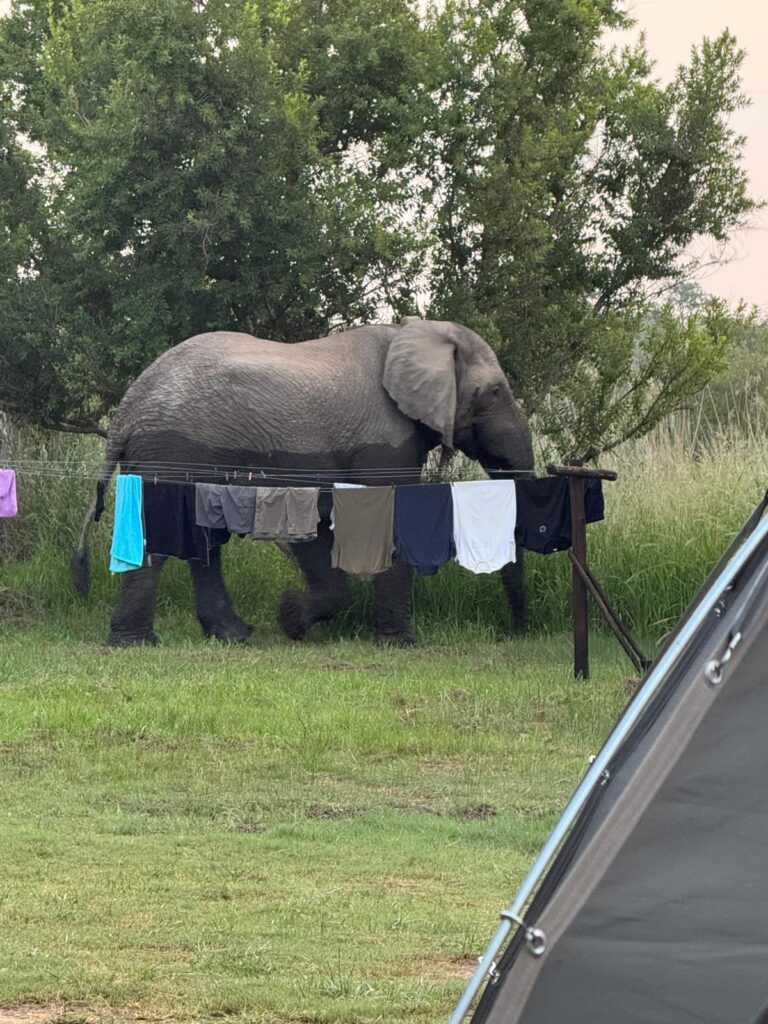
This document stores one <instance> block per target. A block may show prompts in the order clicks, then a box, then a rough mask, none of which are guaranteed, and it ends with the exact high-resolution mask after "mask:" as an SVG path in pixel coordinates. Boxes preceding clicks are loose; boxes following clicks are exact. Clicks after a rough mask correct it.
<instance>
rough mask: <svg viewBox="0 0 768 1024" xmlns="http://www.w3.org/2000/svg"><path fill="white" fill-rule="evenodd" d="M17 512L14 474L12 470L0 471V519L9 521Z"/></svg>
mask: <svg viewBox="0 0 768 1024" xmlns="http://www.w3.org/2000/svg"><path fill="white" fill-rule="evenodd" d="M18 511H19V506H18V505H17V503H16V474H15V472H14V471H13V470H12V469H0V518H4V519H9V518H10V517H11V516H15V515H16V513H17V512H18Z"/></svg>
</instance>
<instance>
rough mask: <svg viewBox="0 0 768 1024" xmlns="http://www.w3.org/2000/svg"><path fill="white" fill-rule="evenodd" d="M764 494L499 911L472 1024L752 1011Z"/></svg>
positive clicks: (766, 803)
mask: <svg viewBox="0 0 768 1024" xmlns="http://www.w3.org/2000/svg"><path fill="white" fill-rule="evenodd" d="M767 506H768V495H766V498H765V499H763V501H762V502H761V504H760V505H759V506H758V508H757V509H756V510H755V512H754V513H753V515H752V516H751V517H750V519H749V521H748V522H747V523H746V524H745V526H744V528H743V529H742V531H741V532H740V534H739V536H738V537H737V538H736V540H735V541H734V542H733V544H732V545H731V547H730V548H729V549H728V551H727V552H726V553H725V555H724V556H723V558H722V559H721V560H720V562H719V563H718V565H717V566H716V567H715V569H714V570H713V571H712V573H711V574H710V577H709V579H708V580H707V582H706V583H705V585H704V587H703V588H702V590H701V591H700V593H699V595H698V596H697V598H696V599H695V601H694V602H693V604H692V605H691V607H690V608H689V609H688V611H687V612H686V614H685V615H684V617H683V619H682V620H681V622H680V623H679V624H678V626H677V627H676V629H675V631H674V632H673V634H672V635H671V636H670V637H669V639H668V640H667V643H666V645H665V647H664V649H663V650H662V652H661V653H660V654H659V656H658V657H657V658H656V660H655V661H654V663H653V664H652V665H651V667H650V668H649V669H648V672H647V673H646V676H645V678H644V680H643V682H642V684H641V686H640V687H639V688H638V690H637V692H636V694H635V696H634V698H633V699H632V700H631V702H630V704H629V705H628V707H627V709H626V711H625V712H624V714H623V716H622V717H621V719H620V720H619V722H618V724H617V725H616V727H615V729H614V731H613V732H612V734H611V735H610V737H609V738H608V740H607V741H606V743H605V744H604V746H603V748H602V750H601V751H600V752H599V754H598V755H597V756H596V757H595V759H594V761H593V763H592V764H591V766H590V768H589V769H588V771H587V772H586V774H585V776H584V779H583V780H582V782H581V784H580V785H579V787H578V788H577V790H576V792H575V793H574V795H573V797H572V798H571V801H570V803H569V804H568V806H567V808H566V810H565V812H564V814H563V816H562V817H561V819H560V821H559V822H558V824H557V825H556V826H555V829H554V831H553V833H552V835H551V836H550V838H549V840H548V842H547V844H546V845H545V847H544V849H543V850H542V852H541V854H540V856H539V858H538V860H537V861H536V863H535V864H534V866H533V868H532V869H531V871H530V873H529V875H528V877H527V878H526V879H525V881H524V882H523V885H522V887H521V889H520V892H519V893H518V895H517V898H516V899H515V902H514V903H513V904H512V906H511V907H510V908H509V910H507V911H505V912H504V913H503V914H502V920H501V924H500V926H499V927H498V929H497V932H496V935H495V936H494V938H493V940H492V942H491V944H490V946H489V948H488V950H487V952H486V954H485V955H484V957H483V958H482V959H481V961H480V964H479V967H478V969H477V971H476V972H475V975H474V977H473V978H472V980H471V981H470V983H469V985H468V987H467V989H466V991H465V993H464V995H463V997H462V999H461V1001H460V1002H459V1004H458V1006H457V1007H456V1011H455V1013H454V1015H453V1017H452V1018H451V1021H452V1024H459V1022H460V1021H461V1020H463V1019H464V1018H465V1016H466V1014H467V1011H468V1010H469V1009H470V1007H471V1006H472V1005H473V1003H474V1000H475V998H476V996H477V995H478V993H479V992H480V991H481V990H482V995H481V998H480V1000H479V1003H478V1004H477V1006H476V1008H475V1011H474V1014H473V1016H472V1021H473V1024H502V1022H503V1024H768V515H766V514H765V512H766V507H767Z"/></svg>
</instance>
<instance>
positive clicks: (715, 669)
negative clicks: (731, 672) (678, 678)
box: [704, 661, 723, 686]
mask: <svg viewBox="0 0 768 1024" xmlns="http://www.w3.org/2000/svg"><path fill="white" fill-rule="evenodd" d="M704 678H705V679H706V680H707V682H708V683H710V685H712V686H719V685H720V683H722V681H723V666H722V665H721V664H720V662H719V661H709V662H707V667H706V668H705V669H704Z"/></svg>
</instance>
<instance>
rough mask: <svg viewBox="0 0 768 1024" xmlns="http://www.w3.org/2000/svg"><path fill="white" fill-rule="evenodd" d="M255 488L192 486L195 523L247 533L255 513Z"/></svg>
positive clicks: (211, 527) (210, 527) (213, 485)
mask: <svg viewBox="0 0 768 1024" xmlns="http://www.w3.org/2000/svg"><path fill="white" fill-rule="evenodd" d="M257 490H258V488H256V487H239V486H238V487H236V486H234V485H227V484H196V485H195V522H196V523H197V525H198V526H207V527H208V528H209V529H219V530H229V532H230V533H239V534H243V535H250V533H251V531H252V530H253V522H254V518H255V516H256V497H257V495H256V491H257Z"/></svg>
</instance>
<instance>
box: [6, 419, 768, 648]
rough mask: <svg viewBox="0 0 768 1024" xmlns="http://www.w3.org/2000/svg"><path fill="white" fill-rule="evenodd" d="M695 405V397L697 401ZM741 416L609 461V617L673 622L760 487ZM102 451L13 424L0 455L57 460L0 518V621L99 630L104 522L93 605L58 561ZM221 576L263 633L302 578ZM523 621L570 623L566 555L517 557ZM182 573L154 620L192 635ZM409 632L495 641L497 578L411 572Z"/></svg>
mask: <svg viewBox="0 0 768 1024" xmlns="http://www.w3.org/2000/svg"><path fill="white" fill-rule="evenodd" d="M705 401H706V399H705ZM764 428H765V424H762V423H760V422H757V423H754V422H753V423H751V424H750V423H749V421H748V420H745V418H743V417H738V418H732V419H729V420H728V421H724V422H719V423H715V424H714V425H713V423H712V421H711V419H709V420H708V419H707V418H706V417H705V416H703V415H702V412H701V410H697V411H695V412H691V413H686V414H681V415H678V416H676V417H673V418H671V419H670V420H669V421H668V422H667V423H666V424H664V426H663V427H661V428H660V429H658V430H657V431H655V432H654V433H653V434H651V435H649V436H647V437H645V438H642V439H641V440H639V441H637V442H635V443H633V444H630V445H627V446H625V447H624V448H623V449H621V450H620V451H619V452H617V453H614V455H613V456H612V457H610V458H609V459H607V460H606V465H607V466H609V467H610V468H615V469H617V470H618V471H619V480H618V481H617V482H616V483H609V484H606V485H605V494H606V519H605V522H603V523H598V524H595V525H593V526H591V527H590V528H589V560H590V564H591V566H592V568H593V570H594V572H595V574H596V576H597V577H598V579H599V580H600V581H601V582H602V584H603V585H604V587H605V589H606V590H607V592H608V594H609V595H610V597H611V599H612V600H613V602H614V604H615V605H616V607H617V610H618V611H619V613H620V614H621V616H622V617H623V618H624V619H625V620H626V621H627V622H628V623H629V625H630V626H631V627H632V628H633V629H634V630H635V631H636V632H637V633H639V634H640V635H642V636H643V637H645V638H647V639H649V640H655V639H657V638H659V637H660V636H661V635H663V634H664V633H665V632H666V631H667V630H668V629H669V628H670V627H671V626H672V625H673V624H674V622H675V621H676V619H677V618H678V617H679V615H680V613H681V612H682V610H683V609H684V608H685V606H686V604H687V603H688V602H689V601H690V599H691V598H692V596H693V595H694V594H695V592H696V590H697V588H698V587H699V585H700V584H701V582H702V580H703V579H704V577H705V576H706V574H707V573H708V571H709V569H710V568H711V567H712V565H713V564H714V563H715V562H716V561H717V559H718V557H719V556H720V554H721V553H722V551H723V549H724V548H725V547H726V546H727V544H728V542H729V541H730V539H731V538H732V537H733V535H734V534H735V533H736V531H737V530H738V528H739V527H740V525H741V523H742V522H743V521H744V519H745V518H746V516H747V515H748V513H749V512H750V511H751V509H752V508H753V507H754V506H755V504H756V503H757V501H758V500H759V499H760V497H761V495H762V493H763V491H764V490H765V488H766V486H767V485H768V430H766V429H764ZM101 456H102V444H101V442H99V441H98V440H96V439H95V438H78V437H62V436H53V437H51V436H50V435H45V434H42V433H39V432H34V431H28V430H20V429H18V428H15V429H14V428H10V429H9V430H7V431H6V434H5V436H4V438H3V450H2V451H0V461H2V460H3V459H5V460H6V461H18V460H20V459H27V458H39V459H41V460H43V461H45V460H46V459H49V460H64V461H65V462H66V463H67V465H68V466H69V467H70V468H71V475H68V476H65V477H56V476H34V475H27V474H23V473H22V474H20V477H19V484H18V491H19V503H20V514H19V516H18V518H17V519H16V520H10V521H8V520H6V521H0V616H3V615H4V616H6V617H8V616H14V615H16V616H19V615H20V616H22V617H23V616H31V617H35V618H40V617H43V616H44V617H47V618H51V619H58V620H59V621H60V624H61V627H62V628H65V627H67V628H77V629H84V630H86V631H87V632H88V633H89V634H91V633H92V634H93V635H94V636H98V635H103V633H104V632H105V629H106V623H107V620H108V617H109V611H110V608H111V606H112V604H113V602H114V600H115V597H116V594H117V586H118V581H117V580H116V579H115V578H114V577H111V576H110V574H109V572H108V571H107V564H108V549H109V540H110V527H111V519H110V514H109V513H108V515H107V516H105V519H104V520H103V521H102V523H101V524H100V526H99V527H97V528H96V530H95V531H94V534H93V545H92V568H93V572H92V576H93V588H92V593H91V596H90V598H88V599H82V598H80V597H79V596H78V595H76V594H75V593H74V592H73V589H72V587H71V584H70V580H69V571H68V554H69V551H70V549H71V548H72V546H73V545H74V544H75V542H76V540H77V536H78V534H79V531H80V527H81V525H82V521H83V518H84V516H85V513H86V511H87V508H88V506H89V503H90V501H91V499H92V496H93V489H94V484H93V483H92V482H90V481H87V480H84V479H82V478H81V477H80V476H79V475H78V474H79V473H81V472H82V471H83V470H87V471H90V472H95V470H96V468H97V467H98V465H99V464H100V461H101ZM224 562H225V572H226V576H227V579H228V583H229V586H230V588H231V590H232V593H233V597H234V599H235V602H236V606H237V607H238V610H239V611H240V613H241V614H242V615H243V616H244V617H245V618H246V619H248V620H249V621H251V622H253V623H254V624H256V626H257V637H258V636H259V635H260V634H262V635H263V634H264V633H270V632H273V631H274V630H276V628H277V627H276V622H275V607H276V604H277V600H278V598H279V595H280V593H281V592H282V590H283V589H284V588H285V587H286V586H289V585H295V584H296V583H298V582H299V579H298V575H297V573H296V570H295V568H294V566H293V565H292V563H291V562H290V560H288V559H286V558H285V557H284V556H283V555H282V554H281V553H280V552H279V551H278V550H277V549H276V548H275V547H274V546H272V545H268V544H254V543H251V542H249V541H245V540H239V539H237V538H233V539H232V540H231V541H230V543H229V544H228V545H227V546H226V548H225V552H224ZM527 569H528V585H529V595H530V608H531V626H532V628H533V629H534V630H535V631H553V632H554V631H559V630H562V629H566V628H567V627H568V625H569V621H570V618H569V616H570V604H569V601H570V568H569V563H568V559H567V557H566V556H565V555H564V554H555V555H549V556H538V555H531V554H529V555H528V556H527ZM192 607H193V605H192V599H191V589H190V584H189V579H188V574H187V572H186V567H185V566H183V565H181V564H178V563H177V564H172V565H170V566H168V568H167V569H166V570H165V571H164V573H163V579H162V583H161V591H160V602H159V612H160V615H161V617H162V616H165V618H166V619H167V621H168V622H169V623H171V624H172V628H173V629H174V630H181V631H182V632H183V633H184V634H188V635H190V636H195V635H196V630H197V627H196V625H195V622H194V616H193V612H192ZM369 617H370V585H366V584H358V583H356V582H355V584H354V586H353V602H352V605H351V606H350V608H349V610H348V611H347V612H345V613H344V615H342V616H341V617H340V619H339V620H338V621H337V622H336V623H335V624H334V625H333V626H331V627H325V629H326V631H329V632H330V635H332V636H333V635H340V634H350V633H355V632H357V631H360V630H364V629H366V628H367V620H368V618H369ZM415 621H416V626H417V628H418V630H419V631H420V633H421V634H422V636H423V638H424V639H426V640H434V641H437V642H439V641H442V640H445V639H450V638H454V637H455V636H456V635H457V633H462V634H466V633H470V634H472V635H480V636H486V637H488V638H493V637H494V636H501V635H504V634H505V633H506V632H507V631H508V627H509V617H508V610H507V606H506V601H505V598H504V595H503V591H502V587H501V581H500V579H499V577H498V575H496V574H494V575H492V576H473V575H472V574H470V573H468V572H466V571H465V570H463V569H461V568H459V567H458V566H456V565H449V566H446V567H444V568H443V569H442V570H441V571H440V573H439V574H438V575H437V576H436V577H431V578H426V579H422V578H418V579H417V580H416V586H415Z"/></svg>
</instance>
